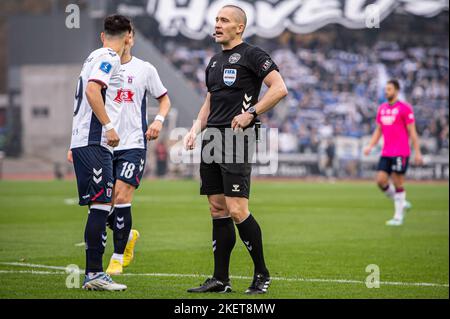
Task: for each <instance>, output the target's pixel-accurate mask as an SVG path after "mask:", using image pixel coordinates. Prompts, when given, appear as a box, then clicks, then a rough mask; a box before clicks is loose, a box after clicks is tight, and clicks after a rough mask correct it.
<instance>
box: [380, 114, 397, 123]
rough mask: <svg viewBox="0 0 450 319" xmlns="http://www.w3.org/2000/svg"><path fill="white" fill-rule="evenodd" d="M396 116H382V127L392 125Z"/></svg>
mask: <svg viewBox="0 0 450 319" xmlns="http://www.w3.org/2000/svg"><path fill="white" fill-rule="evenodd" d="M396 118H397V116H395V115H383V116H381V123H382V124H383V125H392V124H394V122H395V119H396Z"/></svg>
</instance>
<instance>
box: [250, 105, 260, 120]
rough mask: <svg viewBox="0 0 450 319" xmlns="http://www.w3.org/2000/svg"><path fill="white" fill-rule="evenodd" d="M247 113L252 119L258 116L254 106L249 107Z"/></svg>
mask: <svg viewBox="0 0 450 319" xmlns="http://www.w3.org/2000/svg"><path fill="white" fill-rule="evenodd" d="M247 112H248V113H250V114H251V115H253V118H256V117H257V116H258V114H257V113H256V107H254V106H250V107H249V108H248V110H247Z"/></svg>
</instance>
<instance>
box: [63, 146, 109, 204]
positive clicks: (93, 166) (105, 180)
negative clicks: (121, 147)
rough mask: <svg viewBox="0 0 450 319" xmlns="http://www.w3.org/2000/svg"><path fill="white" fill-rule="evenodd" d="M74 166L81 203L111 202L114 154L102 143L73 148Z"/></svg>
mask: <svg viewBox="0 0 450 319" xmlns="http://www.w3.org/2000/svg"><path fill="white" fill-rule="evenodd" d="M72 155H73V166H74V168H75V175H76V177H77V186H78V196H79V198H80V200H79V204H80V205H81V206H84V205H90V204H91V203H92V202H99V203H111V200H112V189H113V186H114V177H113V155H112V153H111V152H110V151H108V150H107V149H106V148H104V147H102V146H100V145H89V146H85V147H79V148H74V149H72Z"/></svg>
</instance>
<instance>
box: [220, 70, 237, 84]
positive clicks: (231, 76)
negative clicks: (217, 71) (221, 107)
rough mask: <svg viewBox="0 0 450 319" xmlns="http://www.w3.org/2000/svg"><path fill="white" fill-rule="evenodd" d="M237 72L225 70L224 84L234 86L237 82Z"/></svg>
mask: <svg viewBox="0 0 450 319" xmlns="http://www.w3.org/2000/svg"><path fill="white" fill-rule="evenodd" d="M236 78H237V70H236V69H225V70H224V71H223V82H224V83H225V84H226V85H227V86H232V85H233V84H234V82H236Z"/></svg>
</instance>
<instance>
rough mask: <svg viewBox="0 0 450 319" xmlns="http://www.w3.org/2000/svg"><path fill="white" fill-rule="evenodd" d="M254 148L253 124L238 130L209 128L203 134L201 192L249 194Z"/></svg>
mask: <svg viewBox="0 0 450 319" xmlns="http://www.w3.org/2000/svg"><path fill="white" fill-rule="evenodd" d="M254 149H255V130H254V129H253V128H247V129H246V130H244V131H243V132H238V133H234V132H233V131H232V130H231V128H207V129H206V131H205V132H204V134H203V138H202V155H201V163H200V178H201V186H200V194H201V195H216V194H224V195H225V196H228V197H245V198H249V195H250V179H251V173H252V159H253V154H254Z"/></svg>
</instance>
